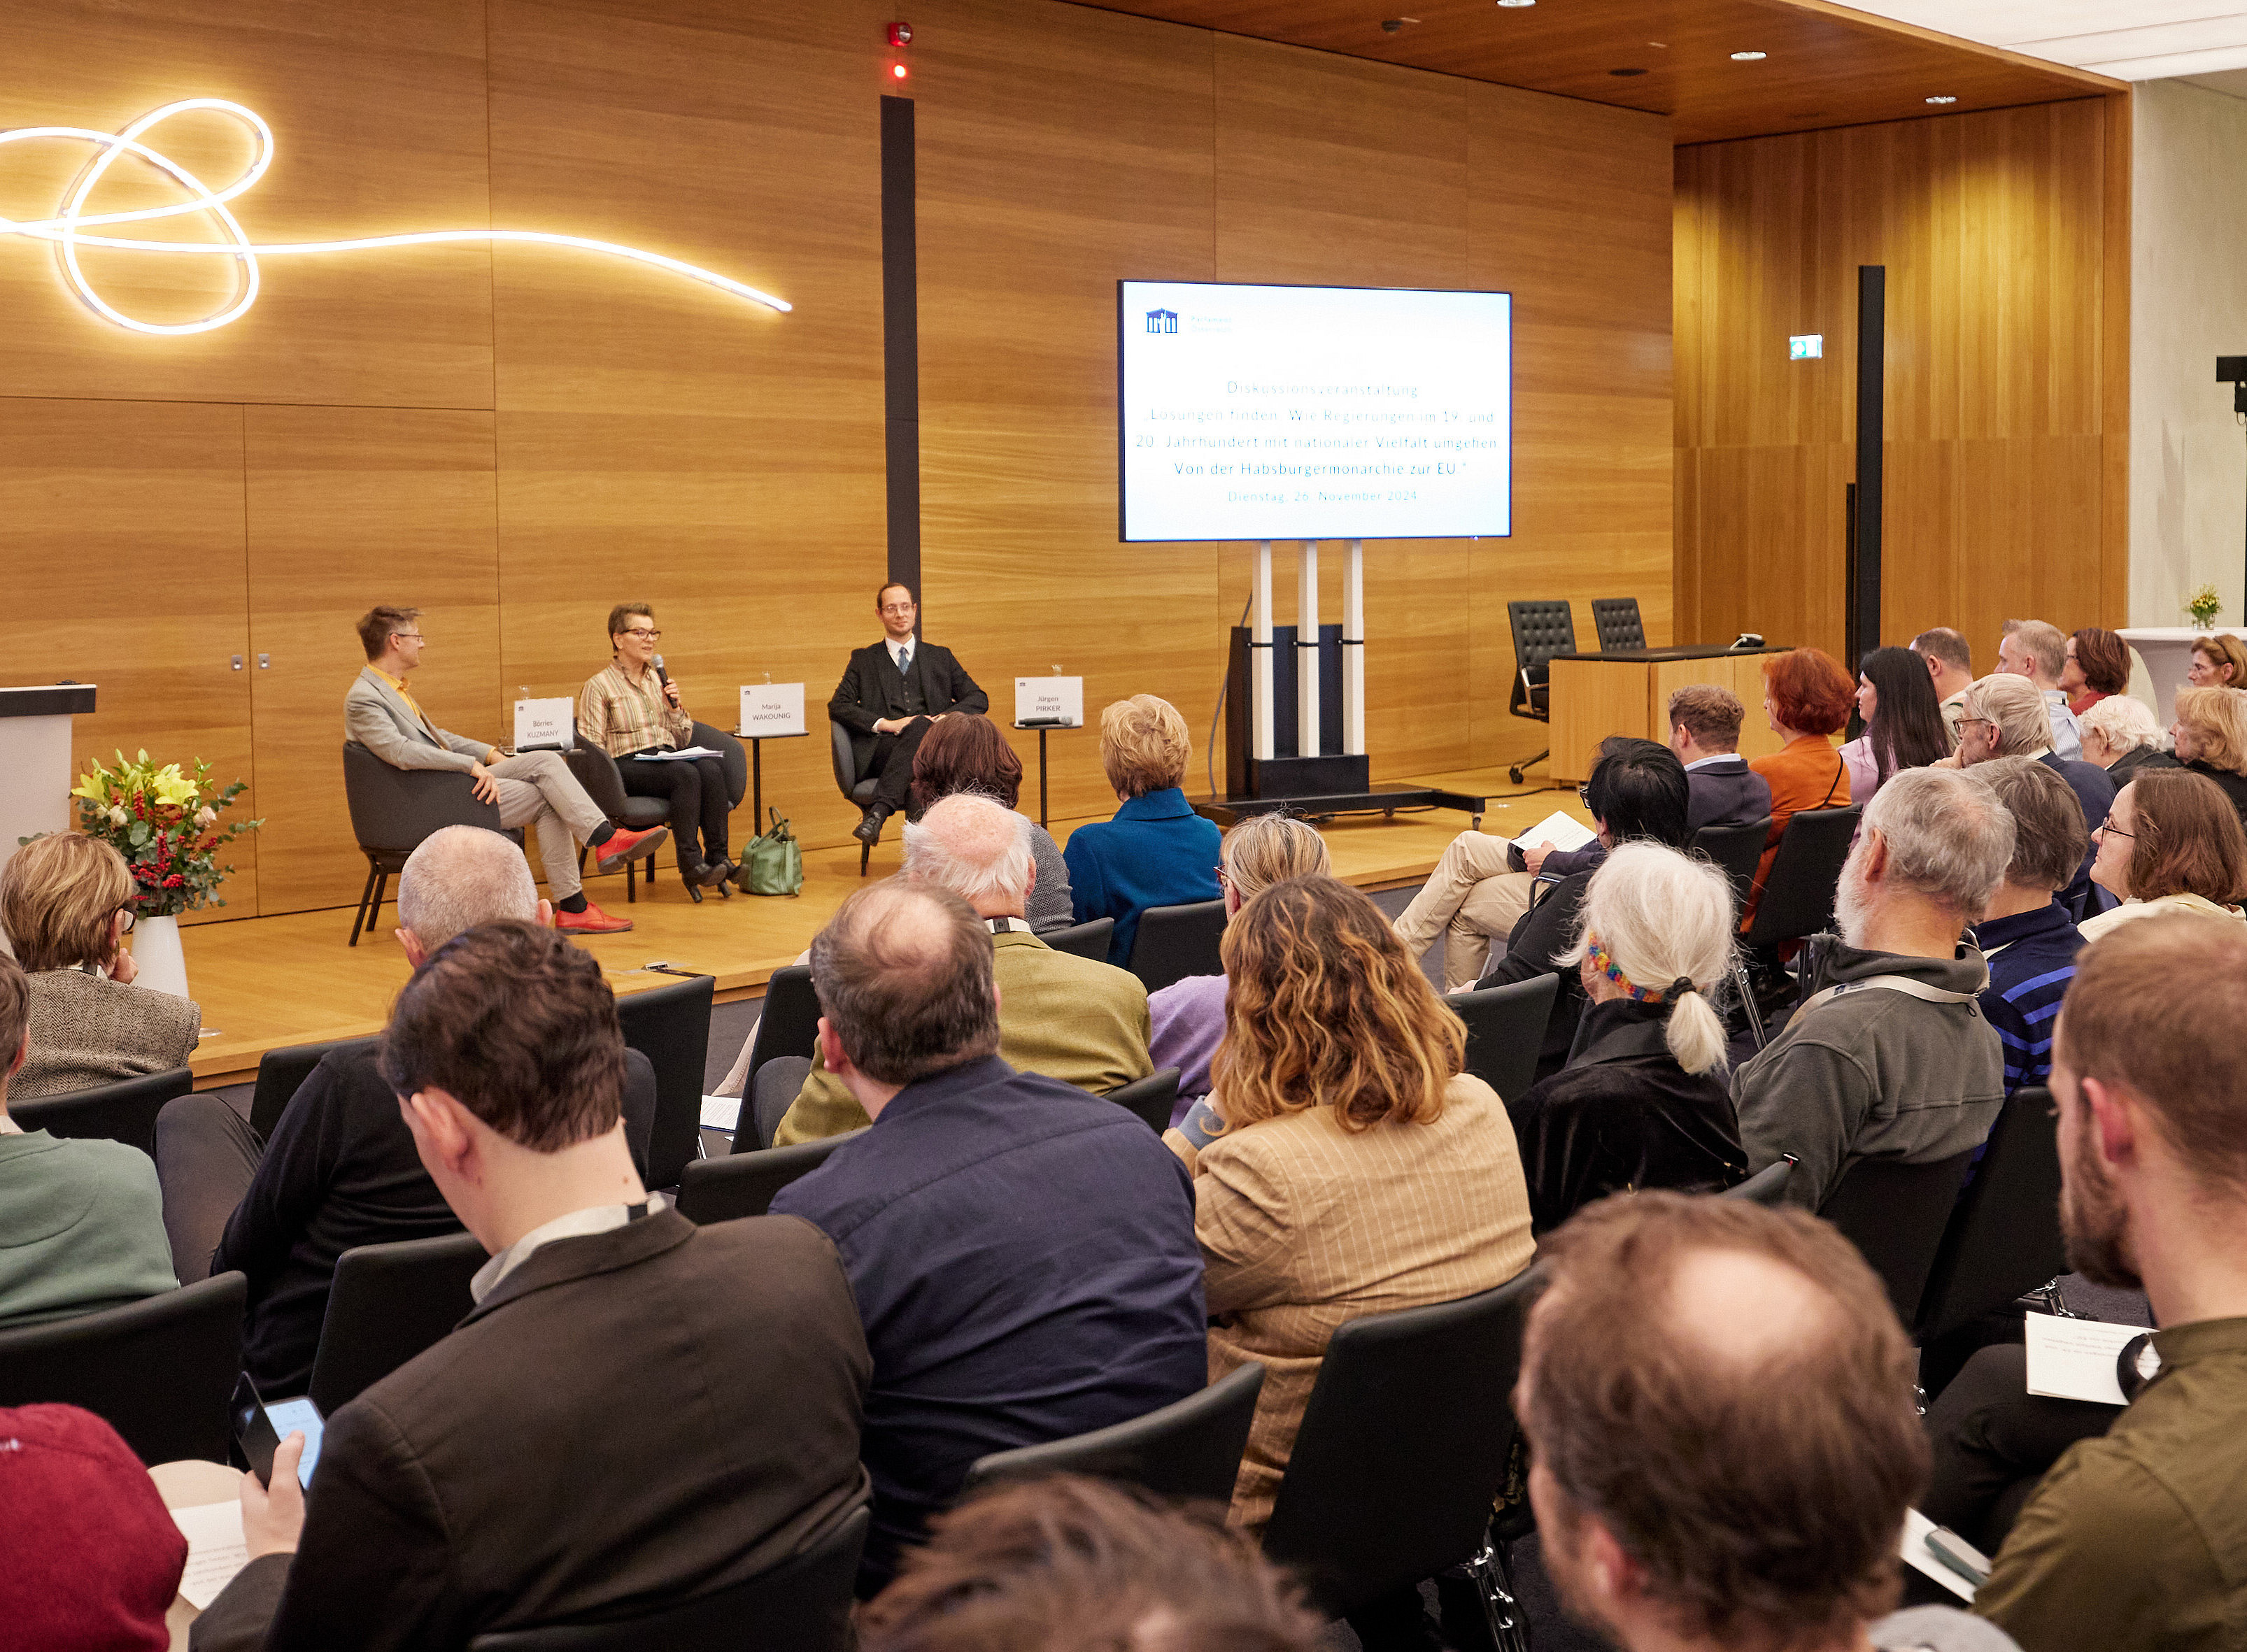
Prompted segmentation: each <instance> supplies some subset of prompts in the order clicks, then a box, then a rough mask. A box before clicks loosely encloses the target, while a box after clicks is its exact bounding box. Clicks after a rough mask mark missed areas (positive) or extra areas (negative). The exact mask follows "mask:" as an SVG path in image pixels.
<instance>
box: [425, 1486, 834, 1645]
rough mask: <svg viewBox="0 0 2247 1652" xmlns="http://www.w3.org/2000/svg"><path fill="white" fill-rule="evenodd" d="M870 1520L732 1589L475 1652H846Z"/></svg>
mask: <svg viewBox="0 0 2247 1652" xmlns="http://www.w3.org/2000/svg"><path fill="white" fill-rule="evenodd" d="M869 1519H870V1517H869V1515H868V1513H867V1511H866V1509H865V1507H864V1505H860V1506H859V1507H857V1508H856V1509H854V1510H852V1511H851V1512H850V1514H849V1515H848V1516H847V1517H846V1518H845V1519H843V1521H842V1522H841V1523H840V1524H839V1525H837V1526H836V1527H835V1529H834V1530H833V1531H831V1532H830V1533H828V1534H827V1535H826V1536H825V1537H823V1538H822V1539H819V1540H818V1541H817V1542H816V1543H815V1544H813V1545H812V1546H810V1547H809V1548H808V1549H806V1550H804V1551H803V1553H801V1554H798V1555H796V1556H794V1557H792V1558H791V1559H789V1560H783V1561H782V1562H781V1564H780V1565H778V1566H776V1567H772V1568H771V1569H770V1570H769V1571H765V1572H760V1573H757V1575H756V1576H755V1577H753V1578H749V1579H748V1580H745V1581H742V1582H740V1583H736V1584H735V1585H734V1587H731V1588H729V1589H717V1590H714V1591H713V1592H711V1593H710V1594H698V1595H695V1596H693V1598H692V1599H690V1600H685V1601H679V1602H678V1603H676V1604H675V1605H672V1606H666V1607H662V1608H659V1609H657V1610H656V1611H653V1612H649V1613H645V1614H642V1615H641V1616H639V1617H635V1618H621V1619H616V1620H612V1621H609V1622H605V1623H557V1624H552V1625H549V1626H546V1627H544V1628H531V1629H494V1630H490V1631H488V1633H486V1634H483V1635H477V1636H476V1637H475V1639H473V1640H471V1641H470V1642H468V1652H844V1649H845V1648H847V1647H849V1646H850V1644H851V1635H850V1598H851V1590H852V1588H853V1587H854V1586H855V1585H856V1583H857V1576H858V1559H859V1556H860V1554H861V1553H863V1552H864V1549H865V1546H866V1527H867V1525H868V1522H869Z"/></svg>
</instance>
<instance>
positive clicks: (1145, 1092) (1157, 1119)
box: [1100, 1067, 1178, 1136]
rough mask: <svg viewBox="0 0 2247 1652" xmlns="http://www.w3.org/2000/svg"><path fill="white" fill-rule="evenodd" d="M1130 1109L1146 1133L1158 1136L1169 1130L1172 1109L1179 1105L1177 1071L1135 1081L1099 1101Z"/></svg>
mask: <svg viewBox="0 0 2247 1652" xmlns="http://www.w3.org/2000/svg"><path fill="white" fill-rule="evenodd" d="M1100 1099H1101V1100H1102V1101H1103V1102H1115V1103H1116V1104H1117V1106H1118V1107H1122V1108H1126V1109H1130V1111H1132V1112H1134V1113H1137V1115H1138V1116H1140V1118H1142V1119H1143V1120H1144V1121H1145V1122H1146V1124H1147V1126H1148V1128H1149V1129H1151V1130H1153V1131H1154V1132H1155V1134H1156V1135H1158V1136H1160V1135H1161V1134H1162V1133H1163V1132H1164V1130H1168V1129H1170V1127H1171V1109H1173V1108H1174V1107H1176V1106H1177V1105H1178V1068H1175V1067H1165V1068H1161V1069H1160V1070H1159V1071H1157V1072H1153V1073H1150V1074H1148V1075H1147V1076H1146V1077H1144V1078H1142V1079H1135V1080H1133V1081H1132V1082H1130V1083H1129V1084H1126V1085H1125V1086H1124V1087H1123V1089H1119V1090H1110V1091H1109V1092H1108V1094H1107V1095H1105V1096H1102V1097H1101V1098H1100Z"/></svg>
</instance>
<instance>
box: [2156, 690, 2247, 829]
mask: <svg viewBox="0 0 2247 1652" xmlns="http://www.w3.org/2000/svg"><path fill="white" fill-rule="evenodd" d="M2169 744H2170V747H2171V748H2172V749H2173V750H2174V751H2175V753H2176V760H2177V761H2178V762H2180V763H2182V765H2183V766H2184V767H2185V768H2187V769H2189V770H2190V771H2191V772H2192V773H2193V774H2196V775H2205V776H2207V778H2209V780H2211V781H2214V782H2216V788H2217V789H2219V790H2220V791H2222V792H2223V795H2225V796H2226V797H2228V798H2230V800H2231V807H2232V808H2234V809H2237V810H2238V811H2239V818H2240V820H2241V821H2242V822H2243V823H2247V693H2242V692H2241V691H2240V690H2239V689H2237V688H2180V689H2178V690H2177V691H2176V721H2175V722H2174V723H2172V724H2170V725H2169Z"/></svg>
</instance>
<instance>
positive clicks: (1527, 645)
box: [1506, 597, 1576, 682]
mask: <svg viewBox="0 0 2247 1652" xmlns="http://www.w3.org/2000/svg"><path fill="white" fill-rule="evenodd" d="M1506 624H1507V625H1510V626H1512V627H1513V659H1514V664H1515V666H1516V667H1517V668H1518V671H1526V672H1531V674H1532V677H1533V680H1535V681H1539V682H1542V681H1543V680H1544V675H1545V672H1544V668H1545V662H1546V661H1547V660H1548V659H1552V658H1553V656H1554V655H1555V654H1573V653H1574V652H1576V617H1575V615H1574V613H1572V612H1571V611H1569V607H1568V601H1567V598H1566V597H1557V598H1554V599H1553V600H1551V601H1537V602H1510V603H1508V604H1506Z"/></svg>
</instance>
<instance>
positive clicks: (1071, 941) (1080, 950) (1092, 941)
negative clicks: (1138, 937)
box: [1038, 918, 1116, 964]
mask: <svg viewBox="0 0 2247 1652" xmlns="http://www.w3.org/2000/svg"><path fill="white" fill-rule="evenodd" d="M1115 932H1116V920H1115V919H1114V918H1094V919H1093V920H1092V921H1091V922H1090V923H1089V924H1071V925H1069V927H1068V928H1067V929H1049V930H1048V931H1047V932H1045V933H1044V934H1042V935H1041V936H1039V937H1038V939H1040V940H1042V941H1043V942H1044V943H1045V944H1046V945H1048V946H1050V947H1052V948H1053V949H1054V951H1055V952H1075V953H1076V955H1077V956H1078V957H1079V958H1089V959H1091V960H1092V961H1093V962H1094V963H1096V964H1104V963H1106V962H1107V961H1108V938H1109V937H1110V935H1113V934H1114V933H1115Z"/></svg>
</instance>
